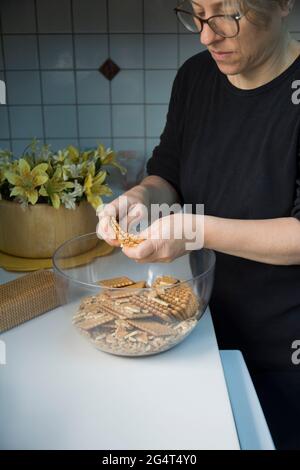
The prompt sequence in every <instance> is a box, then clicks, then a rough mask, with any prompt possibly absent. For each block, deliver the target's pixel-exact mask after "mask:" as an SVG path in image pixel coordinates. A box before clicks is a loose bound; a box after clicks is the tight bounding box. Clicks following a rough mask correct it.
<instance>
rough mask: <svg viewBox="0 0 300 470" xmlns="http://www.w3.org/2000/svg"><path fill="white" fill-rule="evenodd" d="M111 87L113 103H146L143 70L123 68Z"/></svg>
mask: <svg viewBox="0 0 300 470" xmlns="http://www.w3.org/2000/svg"><path fill="white" fill-rule="evenodd" d="M111 87H112V103H135V104H136V103H144V100H145V98H144V72H143V70H121V72H120V73H119V74H118V75H117V76H116V77H115V78H114V79H113V81H112V84H111Z"/></svg>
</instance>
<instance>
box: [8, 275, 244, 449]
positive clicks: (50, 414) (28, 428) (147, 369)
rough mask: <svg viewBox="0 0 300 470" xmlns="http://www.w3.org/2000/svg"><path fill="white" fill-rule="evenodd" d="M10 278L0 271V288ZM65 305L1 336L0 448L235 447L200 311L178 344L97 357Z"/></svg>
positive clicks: (210, 333)
mask: <svg viewBox="0 0 300 470" xmlns="http://www.w3.org/2000/svg"><path fill="white" fill-rule="evenodd" d="M16 276H17V275H16V274H15V273H8V272H6V271H4V270H1V269H0V283H1V282H2V283H3V282H6V281H8V280H10V279H13V278H14V277H16ZM73 310H74V308H72V305H68V306H67V307H60V308H58V309H55V310H53V311H52V312H48V313H47V314H44V315H42V316H40V317H38V318H36V319H34V320H31V321H29V322H27V323H26V324H23V325H21V326H19V327H17V328H14V329H13V330H10V331H8V332H6V333H3V334H1V335H0V340H2V341H4V342H5V345H6V362H7V363H6V365H5V366H0V397H1V399H0V416H1V420H0V449H105V450H108V449H111V450H113V449H129V450H133V449H169V450H171V449H173V450H174V449H239V441H238V437H237V433H236V428H235V424H234V419H233V415H232V410H231V406H230V401H229V398H228V393H227V388H226V384H225V380H224V375H223V369H222V365H221V361H220V356H219V351H218V347H217V343H216V338H215V334H214V329H213V325H212V321H211V317H210V312H209V309H207V311H206V313H205V314H204V316H203V317H202V319H201V320H200V322H199V324H198V326H197V327H196V329H195V330H194V331H193V332H192V333H191V335H190V336H189V337H188V338H187V339H186V340H185V341H184V342H183V343H181V344H180V345H178V346H176V347H175V348H173V349H171V350H169V351H167V352H165V353H162V354H159V355H156V356H149V357H144V358H124V357H117V356H112V355H109V354H106V353H104V352H101V351H98V350H96V349H95V348H94V347H93V346H92V345H91V344H90V343H89V342H88V341H87V340H86V339H85V338H84V337H82V336H81V335H80V334H79V333H78V332H77V330H76V329H75V328H74V327H73V326H72V324H71V318H72V315H73Z"/></svg>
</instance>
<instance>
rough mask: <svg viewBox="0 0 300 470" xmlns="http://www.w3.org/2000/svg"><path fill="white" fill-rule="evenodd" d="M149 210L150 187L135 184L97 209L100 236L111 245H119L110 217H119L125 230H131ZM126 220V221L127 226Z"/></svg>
mask: <svg viewBox="0 0 300 470" xmlns="http://www.w3.org/2000/svg"><path fill="white" fill-rule="evenodd" d="M148 210H150V195H149V191H148V189H147V188H146V187H144V186H141V185H138V186H135V187H134V188H132V189H130V190H129V191H126V193H124V194H122V195H121V196H119V197H118V198H116V199H115V200H114V201H112V202H110V203H109V204H106V205H105V206H104V207H101V208H100V210H98V211H97V215H98V217H99V223H98V225H97V229H96V231H97V235H98V237H99V238H102V239H103V240H105V241H106V242H107V243H108V244H109V245H112V246H119V245H120V243H119V241H118V240H117V239H116V235H115V232H114V230H113V229H112V227H111V225H110V217H115V218H116V219H118V220H119V224H120V225H121V226H122V229H123V230H124V231H130V228H131V226H132V225H133V224H134V225H137V224H138V221H140V220H142V219H144V218H145V217H146V216H147V211H148ZM124 222H126V224H125V225H126V226H125V225H124Z"/></svg>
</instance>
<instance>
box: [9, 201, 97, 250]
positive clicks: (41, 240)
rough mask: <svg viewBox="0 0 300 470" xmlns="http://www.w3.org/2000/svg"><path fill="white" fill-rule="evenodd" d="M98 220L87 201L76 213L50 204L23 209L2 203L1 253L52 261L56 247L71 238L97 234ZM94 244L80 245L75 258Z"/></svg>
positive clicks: (78, 207)
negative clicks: (92, 233) (55, 207)
mask: <svg viewBox="0 0 300 470" xmlns="http://www.w3.org/2000/svg"><path fill="white" fill-rule="evenodd" d="M97 222H98V218H97V216H96V212H95V209H94V208H93V207H92V206H91V205H90V204H89V203H88V202H86V201H83V202H81V203H80V204H79V205H78V206H76V209H75V210H72V209H66V208H65V207H64V206H61V207H60V208H59V209H54V208H53V207H52V206H49V205H47V204H36V205H34V206H32V205H30V204H29V205H28V207H27V208H23V207H22V206H21V205H20V204H18V203H17V202H14V201H5V200H1V201H0V251H2V252H3V253H7V254H9V255H13V256H19V257H23V258H50V257H51V256H52V255H53V253H54V251H55V250H56V248H58V246H59V245H61V244H62V243H64V242H65V241H66V240H69V239H70V238H73V237H76V236H79V235H83V234H85V233H91V232H95V230H96V225H97ZM93 245H94V244H90V245H89V246H84V247H82V246H81V245H80V244H78V247H77V248H76V247H75V252H74V253H73V255H74V256H75V255H78V254H80V253H82V252H83V251H88V250H90V249H92V248H94V246H93Z"/></svg>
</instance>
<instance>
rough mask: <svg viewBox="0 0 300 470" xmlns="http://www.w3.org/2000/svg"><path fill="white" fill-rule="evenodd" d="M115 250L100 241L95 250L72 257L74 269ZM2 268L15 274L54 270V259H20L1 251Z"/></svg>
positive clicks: (0, 262)
mask: <svg viewBox="0 0 300 470" xmlns="http://www.w3.org/2000/svg"><path fill="white" fill-rule="evenodd" d="M113 250H114V247H112V246H110V245H108V244H107V243H106V242H104V241H103V240H100V239H99V242H98V244H97V246H96V247H95V248H93V249H92V250H89V251H87V252H86V253H83V254H81V255H77V256H74V257H72V261H71V264H72V267H76V266H82V265H84V264H87V263H89V262H90V261H91V260H92V259H93V258H96V257H98V256H105V255H108V254H109V253H111V252H112V251H113ZM0 268H3V269H6V270H7V271H14V272H30V271H36V270H38V269H50V268H52V259H51V258H45V259H33V258H19V257H17V256H11V255H8V254H6V253H2V252H1V251H0Z"/></svg>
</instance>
